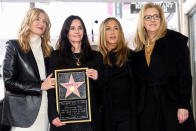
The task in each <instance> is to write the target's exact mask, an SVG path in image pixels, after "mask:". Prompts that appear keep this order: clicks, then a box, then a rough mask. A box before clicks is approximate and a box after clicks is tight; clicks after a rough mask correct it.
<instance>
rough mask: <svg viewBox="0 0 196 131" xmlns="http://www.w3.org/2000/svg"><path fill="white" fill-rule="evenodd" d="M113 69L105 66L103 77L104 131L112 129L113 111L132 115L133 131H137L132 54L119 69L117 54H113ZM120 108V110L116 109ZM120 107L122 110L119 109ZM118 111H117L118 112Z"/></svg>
mask: <svg viewBox="0 0 196 131" xmlns="http://www.w3.org/2000/svg"><path fill="white" fill-rule="evenodd" d="M110 56H111V63H113V65H112V67H110V66H109V65H104V73H103V74H104V75H103V81H102V84H103V87H104V88H103V99H104V101H103V107H104V108H103V109H104V131H114V130H115V129H112V119H113V116H112V114H113V113H112V110H113V109H114V105H115V111H118V109H119V110H120V109H123V110H124V109H125V108H124V107H126V110H127V109H128V110H127V111H128V112H129V113H130V127H131V131H136V130H137V116H136V96H135V95H136V87H135V84H134V77H133V73H132V52H131V53H130V54H129V55H128V56H127V58H128V59H127V61H126V62H125V64H124V66H122V67H117V66H116V65H115V64H114V63H115V61H116V56H115V53H111V54H110ZM116 107H118V108H116ZM119 107H120V108H119ZM116 109H117V110H116Z"/></svg>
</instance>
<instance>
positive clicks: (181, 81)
mask: <svg viewBox="0 0 196 131" xmlns="http://www.w3.org/2000/svg"><path fill="white" fill-rule="evenodd" d="M187 41H188V38H187V37H186V36H184V35H182V34H180V33H178V32H175V31H172V30H167V33H166V35H165V36H164V37H163V38H160V39H158V40H157V41H156V44H155V46H154V49H153V52H152V54H151V63H150V65H149V67H148V66H147V62H146V58H145V50H144V49H143V50H141V51H139V52H136V53H134V55H133V65H134V66H133V71H134V74H135V77H136V78H135V79H136V81H137V82H136V83H137V87H138V89H139V94H140V95H139V106H138V111H139V114H143V113H144V112H145V106H144V105H150V104H152V103H146V99H147V97H148V96H149V95H147V92H149V91H152V95H153V98H154V101H156V110H157V111H158V112H159V115H161V116H162V117H163V118H164V120H165V121H164V122H160V123H159V124H161V126H162V128H163V129H165V130H167V131H177V129H178V128H181V129H185V130H189V131H193V130H194V129H193V128H192V127H193V125H194V122H193V115H192V111H191V106H190V99H191V89H192V77H191V69H190V57H189V49H188V46H187ZM151 102H152V101H151ZM178 108H184V109H189V119H188V120H187V121H186V122H184V124H181V125H179V124H178V120H177V109H178ZM152 117H154V116H152ZM149 120H150V119H149V118H146V121H149ZM157 122H158V121H154V122H153V123H154V124H155V126H156V125H158V124H157ZM146 130H149V129H146Z"/></svg>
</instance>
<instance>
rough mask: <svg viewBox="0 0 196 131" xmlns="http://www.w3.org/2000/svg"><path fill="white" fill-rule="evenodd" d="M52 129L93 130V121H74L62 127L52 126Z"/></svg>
mask: <svg viewBox="0 0 196 131" xmlns="http://www.w3.org/2000/svg"><path fill="white" fill-rule="evenodd" d="M50 131H93V128H92V125H91V123H88V122H84V123H74V124H69V123H68V124H67V125H65V126H61V127H55V126H53V125H52V126H51V127H50Z"/></svg>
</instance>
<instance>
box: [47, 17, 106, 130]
mask: <svg viewBox="0 0 196 131" xmlns="http://www.w3.org/2000/svg"><path fill="white" fill-rule="evenodd" d="M56 47H57V50H56V51H54V52H52V55H51V59H50V72H54V70H55V69H69V68H81V67H88V68H89V69H88V70H86V74H87V77H89V78H90V79H89V87H90V99H91V117H92V122H83V123H73V124H71V123H69V124H63V123H62V122H61V121H60V120H59V116H58V113H57V108H56V96H55V94H56V93H55V89H51V90H49V91H48V106H49V108H48V112H49V121H50V123H51V128H50V131H102V124H101V123H102V120H101V117H102V112H101V87H99V85H98V81H99V72H100V71H101V68H102V65H103V64H102V63H103V60H102V56H101V54H100V53H98V52H96V51H93V50H91V47H90V44H89V41H88V37H87V33H86V28H85V25H84V23H83V21H82V19H81V18H80V17H79V16H73V15H71V16H69V17H68V18H67V19H66V20H65V22H64V24H63V27H62V30H61V33H60V36H59V41H58V43H57V46H56Z"/></svg>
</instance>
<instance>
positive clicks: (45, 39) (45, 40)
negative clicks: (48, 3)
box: [18, 8, 51, 57]
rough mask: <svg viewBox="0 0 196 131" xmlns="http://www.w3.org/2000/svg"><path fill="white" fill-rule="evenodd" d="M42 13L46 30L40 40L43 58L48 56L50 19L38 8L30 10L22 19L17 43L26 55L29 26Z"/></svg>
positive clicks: (28, 45)
mask: <svg viewBox="0 0 196 131" xmlns="http://www.w3.org/2000/svg"><path fill="white" fill-rule="evenodd" d="M40 13H43V14H44V15H45V16H46V30H45V32H44V34H43V35H42V36H41V39H42V49H43V53H44V56H45V57H48V56H50V54H51V47H50V45H49V42H50V27H51V23H50V19H49V17H48V15H47V14H46V12H45V11H44V10H42V9H40V8H31V9H29V11H28V12H27V14H26V16H25V17H24V19H23V22H22V24H21V27H20V29H19V32H18V41H19V43H20V46H21V48H22V50H23V51H24V52H25V53H27V52H28V51H29V50H30V44H29V43H30V26H31V24H32V23H33V21H34V20H36V19H37V18H38V17H39V14H40Z"/></svg>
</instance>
